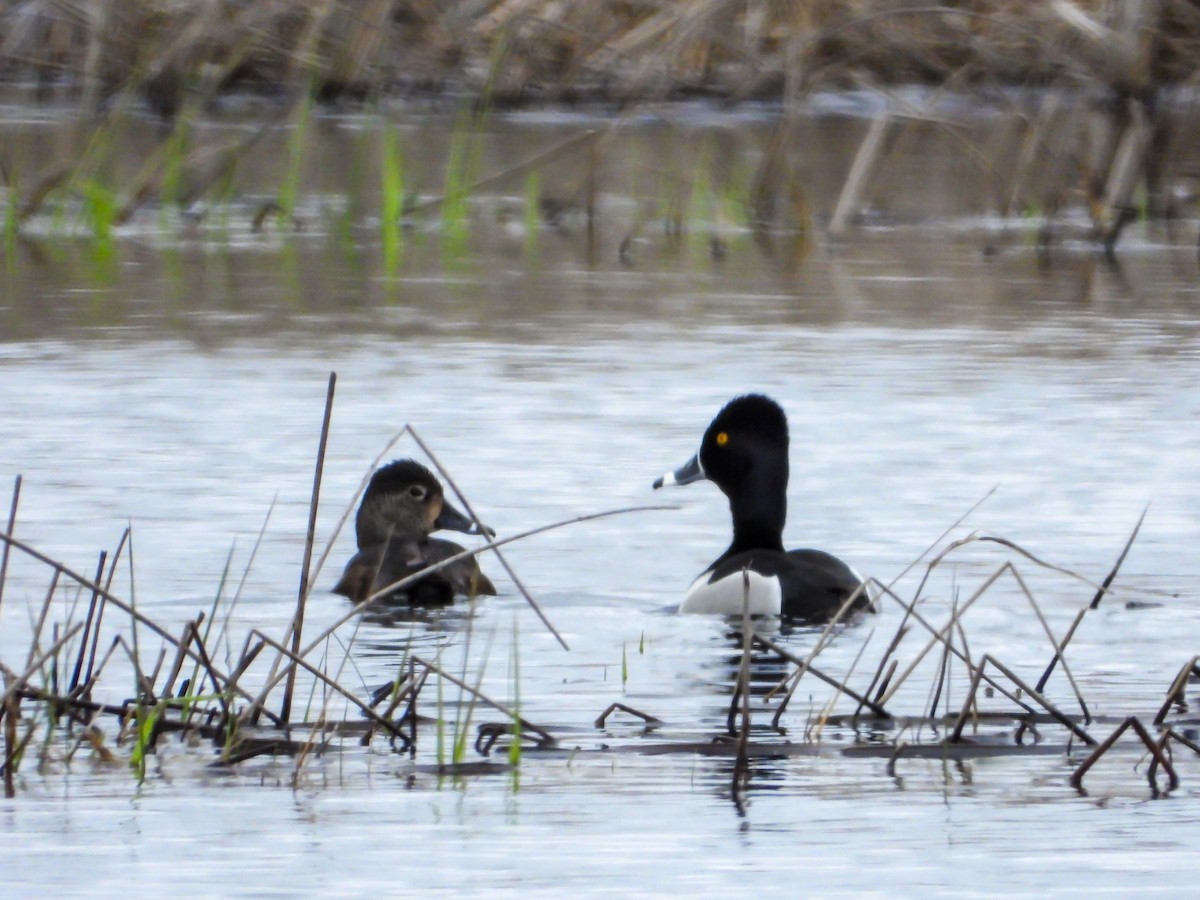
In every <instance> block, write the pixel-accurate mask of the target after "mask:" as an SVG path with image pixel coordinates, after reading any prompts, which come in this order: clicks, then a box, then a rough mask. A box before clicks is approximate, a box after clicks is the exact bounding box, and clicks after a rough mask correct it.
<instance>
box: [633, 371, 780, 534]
mask: <svg viewBox="0 0 1200 900" xmlns="http://www.w3.org/2000/svg"><path fill="white" fill-rule="evenodd" d="M704 478H707V479H708V480H710V481H712V482H713V483H714V484H715V485H716V486H717V487H719V488H720V489H721V492H722V493H723V494H725V496H726V497H728V498H729V510H730V513H731V514H732V517H733V544H732V545H731V546H730V549H729V550H728V551H727V554H728V553H733V552H740V551H742V550H749V549H769V550H781V549H782V547H783V544H782V535H783V526H784V522H785V521H786V519H787V482H788V427H787V416H786V415H785V414H784V412H783V409H782V408H781V407H780V406H779V404H778V403H776V402H775V401H774V400H772V399H771V398H769V397H764V396H763V395H762V394H746V395H744V396H742V397H735V398H734V399H733V400H730V401H729V402H728V403H727V404H725V407H724V408H723V409H722V410H721V411H720V412H719V413H717V417H716V418H715V419H713V420H712V424H711V425H709V426H708V428H707V430H705V432H704V438H703V439H702V440H701V442H700V451H699V452H698V453H697V454H696V455H695V456H693V457H692V458H691V459H690V460H689V461H688V462H686V463H684V465H683V466H681V467H680V468H678V469H676V470H675V471H674V472H668V473H667V474H666V475H664V476H663V477H662V478H660V479H658V480H657V481H655V482H654V486H655V487H656V488H659V487H662V486H663V485H665V484H690V483H692V482H693V481H700V480H701V479H704Z"/></svg>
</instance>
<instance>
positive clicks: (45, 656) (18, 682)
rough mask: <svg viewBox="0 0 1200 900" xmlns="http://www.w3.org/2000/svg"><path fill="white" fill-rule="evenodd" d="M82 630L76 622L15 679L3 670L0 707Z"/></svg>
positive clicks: (80, 625)
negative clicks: (3, 679) (2, 692)
mask: <svg viewBox="0 0 1200 900" xmlns="http://www.w3.org/2000/svg"><path fill="white" fill-rule="evenodd" d="M82 628H83V623H82V622H76V623H75V624H74V625H72V626H71V627H70V628H68V629H67V630H66V631H64V632H63V633H62V635H61V636H60V637H58V638H56V639H55V641H54V643H52V644H51V645H50V646H49V647H48V648H47V649H46V650H45V651H44V652H43V653H42V654H41V655H39V656H38V657H37V658H36V659H35V660H34V661H33V662H32V663H30V664H29V665H27V666H26V667H25V672H24V673H23V674H21V675H17V676H16V677H11V678H10V677H9V674H10V673H9V671H8V670H7V668H5V682H6V683H5V686H4V695H3V696H0V706H3V705H4V704H5V703H7V702H8V698H9V697H11V696H13V695H14V694H16V693H18V692H19V691H20V690H21V689H22V688H24V687H25V685H26V684H27V683H28V682H29V679H30V678H32V677H33V676H34V675H36V674H37V673H38V671H39V670H40V669H41V668H42V666H44V665H45V664H46V661H47V660H49V659H50V658H51V657H52V656H54V654H56V653H57V652H58V651H59V650H60V649H61V648H62V646H63V645H64V644H66V643H67V641H69V640H71V638H73V637H75V635H76V634H77V633H78V632H79V631H80V629H82Z"/></svg>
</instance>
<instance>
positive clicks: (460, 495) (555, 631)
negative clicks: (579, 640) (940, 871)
mask: <svg viewBox="0 0 1200 900" xmlns="http://www.w3.org/2000/svg"><path fill="white" fill-rule="evenodd" d="M408 433H409V434H410V435H411V436H412V439H413V440H414V441H416V443H417V446H418V447H420V448H421V450H423V451H424V453H425V455H426V456H428V457H429V459H430V461H432V462H433V465H434V467H435V468H436V469H437V470H438V473H439V474H440V475H441V476H442V477H443V478H444V479H446V484H448V485H450V489H451V490H452V491H454V496H455V497H457V498H458V499H459V501H460V502H461V503H462V505H463V507H464V508H465V509H466V511H467V515H469V516H470V517H471V518H472V519H473V520H474V522H475V524H476V525H477V526H479V530H480V532H481V533H484V530H485V528H486V526H485V525H484V524H483V522H481V521H480V520H479V516H478V515H476V513H475V510H474V509H472V508H471V503H470V501H468V500H467V498H466V495H465V494H463V492H462V491H460V490H459V489H458V485H457V484H455V483H454V479H453V478H451V477H450V473H449V472H447V471H446V469H445V467H444V466H443V465H442V464H441V462H440V461H439V460H438V458H437V457H436V456H435V455H434V453H433V451H432V450H430V449H429V447H428V446H426V444H425V442H424V441H423V440H421V436H420V435H419V434H417V432H416V429H415V428H412V427H409V429H408ZM492 552H493V553H494V554H495V555H496V559H498V560H500V565H501V566H503V567H504V571H505V572H506V573H508V577H509V578H511V579H512V582H513V584H515V585H516V586H517V590H519V591H520V592H521V596H522V597H524V598H525V602H526V603H528V604H529V605H530V606H531V607H532V608H533V611H534V612H535V613H537V617H538V618H539V619H541V620H542V624H543V625H545V626H546V628H547V629H548V630H549V631H550V633H551V634H552V635H554V638H555V640H557V641H558V643H559V644H561V645H562V648H563V649H564V650H568V651H569V650H570V649H571V648H570V647H569V646H568V645H567V642H566V639H565V638H563V636H562V635H561V634H559V632H558V629H557V628H555V627H554V625H553V624H552V623H551V622H550V619H549V618H547V616H546V613H545V612H543V611H542V607H541V606H540V605H539V604H538V602H537V601H536V600H534V599H533V595H532V594H530V593H529V589H528V588H526V587H525V585H524V584H523V583H522V581H521V579H520V578H518V577H517V573H516V572H514V571H513V568H512V566H510V565H509V564H508V560H507V559H505V558H504V554H503V553H501V552H500V551H499V550H498V549H496V548H493V549H492Z"/></svg>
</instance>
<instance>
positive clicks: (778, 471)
mask: <svg viewBox="0 0 1200 900" xmlns="http://www.w3.org/2000/svg"><path fill="white" fill-rule="evenodd" d="M697 457H698V459H699V462H700V468H701V470H702V471H703V472H704V477H706V478H708V479H709V480H710V481H712V482H713V483H714V484H716V485H717V487H719V488H720V489H721V490H722V491H723V492H724V493H725V494H727V495H730V494H731V492H732V491H735V490H736V489H737V488H738V487H739V486H740V485H742V484H745V483H746V481H747V479H749V478H751V477H754V476H763V475H769V476H770V480H771V481H773V482H775V483H777V484H778V486H779V490H781V491H782V490H783V489H784V488H786V487H787V478H788V426H787V416H786V415H785V414H784V412H783V409H782V408H781V407H780V406H779V404H778V403H776V402H775V401H774V400H772V399H771V398H770V397H765V396H763V395H762V394H746V395H744V396H742V397H735V398H734V399H733V400H730V401H729V402H728V403H727V404H725V408H724V409H722V410H721V411H720V412H719V413H717V417H716V418H715V419H713V420H712V424H711V425H709V426H708V429H707V430H706V431H705V432H704V439H703V440H702V441H701V442H700V452H699V453H698V454H697Z"/></svg>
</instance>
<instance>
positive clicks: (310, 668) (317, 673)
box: [251, 628, 406, 740]
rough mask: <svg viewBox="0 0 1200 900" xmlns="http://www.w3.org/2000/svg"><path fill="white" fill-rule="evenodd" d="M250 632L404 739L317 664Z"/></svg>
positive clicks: (392, 723) (259, 634)
mask: <svg viewBox="0 0 1200 900" xmlns="http://www.w3.org/2000/svg"><path fill="white" fill-rule="evenodd" d="M251 634H252V635H253V636H254V637H256V638H258V640H259V641H261V642H262V643H264V644H266V645H267V646H269V647H271V648H272V649H274V650H275V651H277V652H278V653H279V654H281V655H282V656H284V657H286V658H287V659H289V660H291V661H292V663H293V664H294V665H295V666H297V667H301V668H303V669H304V670H305V671H307V672H308V673H310V674H311V675H313V676H314V677H315V678H317V679H319V680H320V681H321V682H322V683H324V684H326V685H328V686H329V687H330V688H332V689H333V690H334V691H336V692H337V693H338V694H340V695H341V696H343V697H345V698H346V699H347V700H349V701H350V702H351V703H352V704H353V705H354V706H355V707H357V708H358V710H359V711H360V712H362V714H363V715H364V716H366V717H367V718H368V719H370V720H371V721H372V722H373V723H375V724H376V725H378V726H379V727H380V728H382V729H383V730H384V731H386V732H388V733H389V734H392V735H395V736H396V737H399V738H400V739H401V740H406V735H404V734H403V733H402V732H401V731H400V728H399V726H398V725H396V724H395V723H394V722H392V721H390V720H388V719H386V718H384V717H383V716H381V715H380V714H379V713H377V712H376V711H375V710H373V709H372V708H371V707H370V706H369V705H368V704H366V703H364V702H363V701H362V700H360V699H359V698H358V697H355V696H354V694H352V693H351V692H350V691H348V690H346V688H344V687H342V686H341V685H340V684H338V683H337V682H336V681H334V680H333V679H332V678H330V677H329V676H328V675H326V674H325V673H324V672H322V671H321V669H319V668H318V667H317V666H314V665H313V664H312V663H310V662H308V661H307V660H305V659H303V658H301V657H299V656H296V655H295V654H294V653H293V652H292V651H291V650H289V649H288V648H287V647H285V646H284V645H283V644H281V643H279V642H278V641H276V640H273V639H272V638H270V637H267V635H265V634H263V633H262V632H261V631H259V630H258V629H257V628H255V629H253V630H252V631H251ZM288 724H289V723H287V722H284V726H285V727H286V726H287V725H288Z"/></svg>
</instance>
